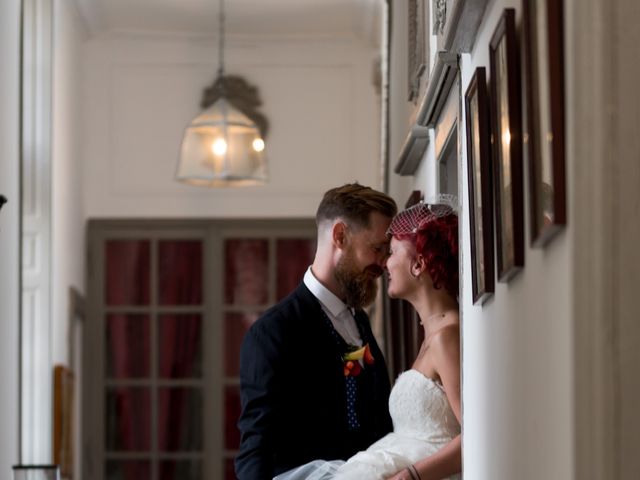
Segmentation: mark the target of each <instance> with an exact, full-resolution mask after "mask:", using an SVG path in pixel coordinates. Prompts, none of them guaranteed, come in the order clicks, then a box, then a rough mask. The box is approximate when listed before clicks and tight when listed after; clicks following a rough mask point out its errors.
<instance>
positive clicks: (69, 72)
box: [51, 0, 86, 364]
mask: <svg viewBox="0 0 640 480" xmlns="http://www.w3.org/2000/svg"><path fill="white" fill-rule="evenodd" d="M84 40H86V31H85V29H84V27H83V24H82V21H81V17H80V16H79V15H78V13H77V11H76V10H75V3H74V2H70V1H68V0H56V1H55V4H54V40H53V45H54V50H53V62H54V64H53V113H52V117H53V119H52V120H53V133H52V143H53V152H52V157H53V158H52V202H53V204H52V256H53V259H52V261H53V265H52V270H53V272H52V275H53V282H52V290H53V291H52V303H53V325H54V328H53V332H52V339H51V341H52V343H53V345H52V358H53V362H54V363H64V364H68V362H69V358H68V338H67V332H68V317H69V287H71V286H73V287H75V288H76V289H78V290H79V291H80V292H83V291H84V264H85V261H84V260H85V254H84V251H85V233H84V205H83V192H84V188H83V183H82V180H83V177H82V170H83V163H82V157H81V151H80V146H81V140H82V134H83V131H84V127H83V125H82V123H81V121H80V112H81V106H82V105H81V103H80V102H79V98H80V96H79V95H78V92H80V91H81V90H82V63H81V62H82V43H83V41H84Z"/></svg>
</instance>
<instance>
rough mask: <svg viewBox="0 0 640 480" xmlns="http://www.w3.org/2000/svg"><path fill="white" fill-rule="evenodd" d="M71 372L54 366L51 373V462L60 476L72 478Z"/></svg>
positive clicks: (62, 367) (63, 367) (72, 395)
mask: <svg viewBox="0 0 640 480" xmlns="http://www.w3.org/2000/svg"><path fill="white" fill-rule="evenodd" d="M73 384H74V378H73V372H72V371H71V370H70V369H69V368H67V367H65V366H63V365H56V366H55V368H54V371H53V461H54V463H55V464H56V465H58V466H59V467H60V475H62V477H64V478H73V441H74V439H73V429H74V425H73V404H74V398H73V397H74V392H73V390H74V387H73Z"/></svg>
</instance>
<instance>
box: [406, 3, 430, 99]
mask: <svg viewBox="0 0 640 480" xmlns="http://www.w3.org/2000/svg"><path fill="white" fill-rule="evenodd" d="M426 2H427V0H409V2H408V9H409V10H408V25H409V28H408V33H409V37H408V41H409V45H408V49H407V51H408V55H409V57H408V61H409V63H408V67H409V72H408V73H409V77H408V78H409V85H408V87H409V89H408V100H409V101H411V102H414V103H415V102H417V101H418V98H419V97H420V95H421V93H422V92H421V89H422V88H423V87H424V83H425V78H424V77H426V67H427V54H428V49H427V45H428V41H427V39H428V38H429V37H428V35H427V30H426V28H427V22H428V20H427V19H428V17H429V8H428V4H427V3H426Z"/></svg>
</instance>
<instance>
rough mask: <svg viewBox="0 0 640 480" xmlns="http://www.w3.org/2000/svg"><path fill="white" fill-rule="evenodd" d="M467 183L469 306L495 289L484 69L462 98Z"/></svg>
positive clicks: (480, 70)
mask: <svg viewBox="0 0 640 480" xmlns="http://www.w3.org/2000/svg"><path fill="white" fill-rule="evenodd" d="M464 104H465V112H466V116H465V119H466V130H467V174H468V183H469V233H470V237H471V283H472V287H473V288H472V290H473V303H474V304H478V303H480V304H482V303H484V302H485V300H486V299H487V298H489V297H490V296H491V295H492V294H493V292H494V289H495V275H494V263H493V203H492V192H491V187H492V183H493V182H492V181H491V180H492V179H491V175H492V169H491V145H490V144H491V133H490V128H489V119H490V115H489V98H488V93H487V76H486V70H485V68H484V67H478V68H476V71H475V73H474V74H473V77H472V78H471V82H470V83H469V87H467V91H466V93H465V95H464Z"/></svg>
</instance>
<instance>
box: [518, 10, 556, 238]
mask: <svg viewBox="0 0 640 480" xmlns="http://www.w3.org/2000/svg"><path fill="white" fill-rule="evenodd" d="M563 3H564V2H563V1H562V0H553V1H551V0H523V22H522V23H523V30H524V52H525V71H526V75H525V79H526V95H527V98H526V100H527V117H526V120H527V125H526V137H525V138H526V139H527V141H526V142H525V154H526V155H527V159H528V163H529V192H530V205H529V209H530V212H529V213H530V214H529V216H530V219H529V220H530V227H531V244H532V245H533V246H534V247H542V246H544V245H546V244H547V243H548V242H549V240H550V239H551V238H552V237H553V236H554V235H555V234H556V233H558V232H559V231H560V230H561V229H562V227H564V226H565V225H566V223H567V208H566V183H565V182H566V180H565V139H564V129H565V126H564V120H565V119H564V48H563Z"/></svg>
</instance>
